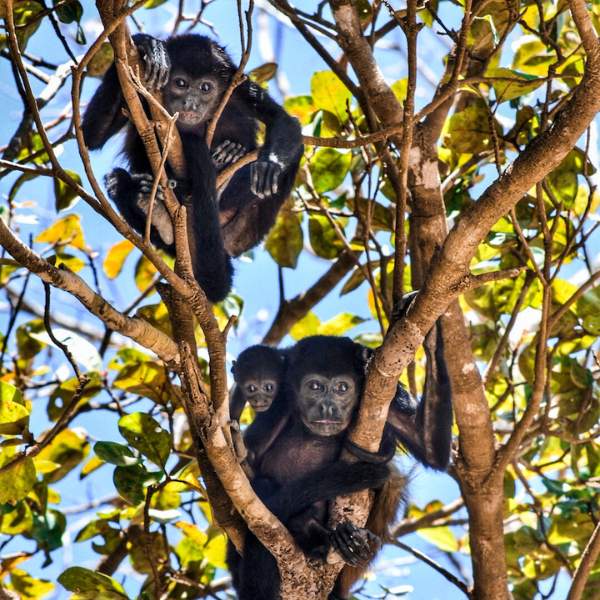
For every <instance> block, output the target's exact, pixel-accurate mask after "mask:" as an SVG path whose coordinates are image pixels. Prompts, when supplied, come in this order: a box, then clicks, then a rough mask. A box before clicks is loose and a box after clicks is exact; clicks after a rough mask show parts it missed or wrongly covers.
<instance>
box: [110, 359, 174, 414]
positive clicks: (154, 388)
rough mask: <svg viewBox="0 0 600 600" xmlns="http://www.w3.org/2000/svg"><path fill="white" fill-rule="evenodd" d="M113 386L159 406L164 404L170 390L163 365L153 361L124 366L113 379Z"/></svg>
mask: <svg viewBox="0 0 600 600" xmlns="http://www.w3.org/2000/svg"><path fill="white" fill-rule="evenodd" d="M114 386H115V387H116V388H118V389H120V390H126V391H127V392H129V393H130V394H138V395H140V396H146V397H147V398H150V399H151V400H154V401H155V402H158V403H160V404H164V402H165V400H166V399H167V398H168V396H169V392H170V389H171V383H170V381H169V378H168V377H167V374H166V372H165V367H164V365H163V364H161V363H157V362H155V361H146V362H141V363H136V364H132V365H126V366H125V367H123V368H122V369H121V372H120V373H119V374H118V375H117V377H116V378H115V380H114Z"/></svg>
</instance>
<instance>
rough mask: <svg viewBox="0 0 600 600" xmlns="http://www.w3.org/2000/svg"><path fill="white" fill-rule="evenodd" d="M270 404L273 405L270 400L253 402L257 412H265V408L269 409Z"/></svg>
mask: <svg viewBox="0 0 600 600" xmlns="http://www.w3.org/2000/svg"><path fill="white" fill-rule="evenodd" d="M270 406H271V403H270V402H260V403H257V404H253V405H252V408H253V409H254V410H255V411H256V412H265V410H268V409H269V407H270Z"/></svg>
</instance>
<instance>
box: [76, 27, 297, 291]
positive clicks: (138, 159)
mask: <svg viewBox="0 0 600 600" xmlns="http://www.w3.org/2000/svg"><path fill="white" fill-rule="evenodd" d="M134 41H135V43H136V45H137V46H138V49H139V50H140V54H141V56H142V59H143V61H144V64H145V65H146V70H147V71H148V72H146V73H145V74H146V76H147V77H150V81H152V82H153V83H157V86H158V87H162V85H164V84H165V81H167V80H168V79H167V77H166V75H167V74H169V72H171V73H172V72H173V71H175V70H177V71H183V72H184V73H185V74H186V75H188V76H189V77H192V78H201V77H205V76H212V77H214V78H215V79H216V85H217V87H218V92H219V94H220V95H222V93H223V92H224V91H225V90H226V89H227V86H228V85H229V82H230V80H231V78H232V76H233V74H234V73H235V71H236V67H235V65H234V64H233V62H232V61H231V59H230V58H229V56H228V55H227V53H226V52H225V50H224V49H223V48H221V47H220V46H219V45H218V44H216V43H215V42H214V41H212V40H211V39H210V38H207V37H205V36H200V35H196V34H188V35H181V36H175V37H171V38H169V39H168V40H167V41H166V42H164V43H163V42H160V41H159V40H156V39H155V38H152V37H151V36H148V35H145V34H138V35H136V36H134ZM157 63H158V64H157ZM157 73H158V75H156V74H157ZM169 81H170V80H169ZM123 107H124V100H123V96H122V93H121V88H120V86H119V83H118V78H117V73H116V68H115V66H114V65H113V66H111V68H110V69H109V70H108V71H107V73H106V75H105V76H104V78H103V80H102V83H101V84H100V86H99V87H98V89H97V90H96V92H95V94H94V96H93V98H92V100H91V101H90V103H89V105H88V108H87V110H86V112H85V114H84V117H83V124H82V130H83V135H84V139H85V142H86V144H87V145H88V147H89V148H90V149H91V150H94V149H97V148H101V147H102V146H103V145H104V144H105V143H106V142H107V141H108V139H110V138H111V137H112V136H113V135H114V134H116V133H117V132H118V131H119V130H120V129H122V128H123V127H124V126H125V125H126V124H127V119H126V117H125V116H124V114H123V111H122V108H123ZM167 108H168V107H167ZM215 108H216V107H215ZM211 110H212V111H214V108H211ZM210 116H212V113H211V114H210V115H209V117H210ZM258 121H262V122H264V123H265V125H266V129H267V131H266V139H265V144H264V145H263V146H262V148H261V149H260V152H259V159H258V161H256V162H255V163H251V164H250V165H247V166H245V167H243V168H242V169H240V170H239V171H238V172H237V173H236V174H235V175H234V177H233V178H232V179H231V180H230V181H229V183H228V184H227V185H226V187H225V189H224V190H222V192H221V193H220V194H218V192H217V190H216V187H215V181H216V175H217V174H218V173H219V172H220V171H221V170H222V169H224V168H226V166H228V164H230V162H231V161H232V160H234V157H238V156H239V154H240V152H241V150H240V148H242V149H243V152H244V153H247V152H250V151H252V150H254V149H256V133H257V123H258ZM208 122H209V119H205V120H204V121H203V122H202V123H201V124H200V125H199V126H198V127H197V128H196V129H194V130H190V128H189V127H188V128H186V129H185V131H184V130H183V127H182V126H181V125H180V124H178V128H179V130H180V135H181V137H182V143H183V147H184V153H185V159H186V171H187V177H186V178H185V179H184V180H178V181H177V182H176V183H177V185H176V187H175V194H176V196H177V199H178V200H179V201H180V202H181V203H183V204H184V205H185V206H186V209H187V216H188V231H189V239H190V246H191V247H190V252H191V256H192V264H193V268H194V275H195V277H196V278H197V280H198V282H199V283H200V285H201V286H202V288H203V289H204V291H205V292H206V294H207V296H208V298H209V299H210V300H211V301H213V302H216V301H219V300H222V299H223V298H224V297H225V296H226V295H227V293H228V292H229V290H230V289H231V280H232V273H233V269H232V265H231V259H230V256H237V255H239V254H241V253H242V252H245V251H247V250H249V249H250V248H252V247H254V246H255V245H256V244H258V243H259V242H260V241H261V239H262V238H263V237H264V236H265V234H266V233H267V232H268V230H269V229H270V228H271V226H272V225H273V223H274V220H275V217H276V215H277V212H278V210H279V208H280V206H281V204H282V202H283V201H284V200H285V198H286V197H287V196H288V195H289V193H290V191H291V188H292V185H293V182H294V177H295V174H296V171H297V169H298V164H299V161H300V157H301V155H302V138H301V131H300V125H299V123H298V122H297V120H296V119H294V118H292V117H290V116H289V115H288V114H287V113H286V112H285V111H284V110H283V109H282V108H281V106H279V105H278V104H277V103H276V102H274V101H273V100H272V99H271V98H270V96H269V95H268V94H267V93H266V92H265V91H264V90H262V88H260V87H259V86H257V85H256V84H254V83H251V82H249V81H245V82H244V83H242V84H241V85H239V86H238V87H237V88H236V89H235V91H234V92H233V94H232V96H231V98H230V100H229V102H228V104H227V107H226V108H225V110H224V111H223V114H222V115H221V118H220V120H219V123H218V126H217V129H216V132H215V136H214V139H213V142H212V145H211V148H210V149H209V148H208V147H207V145H206V143H205V132H206V126H207V123H208ZM123 152H124V154H125V157H126V159H127V162H128V167H129V172H127V171H125V170H123V169H116V170H115V171H113V172H112V173H111V174H110V175H109V176H108V178H109V179H108V181H109V183H110V190H109V193H110V195H111V198H112V199H113V200H114V201H115V203H116V204H117V206H118V208H119V210H120V211H121V213H122V215H123V217H124V218H125V219H126V220H127V222H128V223H129V224H130V225H132V227H134V228H135V229H136V230H137V231H138V232H140V233H142V232H143V231H144V229H145V224H146V213H145V212H144V211H143V210H142V209H141V208H140V207H139V206H138V202H137V199H138V197H139V193H140V187H139V183H138V181H137V180H136V179H135V178H132V176H131V175H132V174H147V173H150V172H151V170H150V165H149V162H148V159H147V156H146V152H145V149H144V146H143V143H142V141H141V139H140V138H139V136H138V134H137V132H136V130H135V128H134V127H133V126H132V125H128V128H127V136H126V141H125V147H124V150H123ZM167 172H168V174H169V176H170V177H171V176H172V175H171V174H170V173H169V169H168V167H167ZM107 187H108V186H107ZM153 215H154V213H153ZM157 218H158V217H157ZM153 224H156V221H155V218H154V216H153ZM167 225H168V224H167ZM151 239H152V242H153V244H155V245H156V246H157V247H159V248H162V249H164V250H166V251H167V252H169V253H171V254H174V250H175V249H174V245H173V244H172V243H167V242H165V241H164V240H163V238H162V237H161V236H160V235H159V234H158V232H157V230H156V229H155V228H154V227H153V228H152V235H151Z"/></svg>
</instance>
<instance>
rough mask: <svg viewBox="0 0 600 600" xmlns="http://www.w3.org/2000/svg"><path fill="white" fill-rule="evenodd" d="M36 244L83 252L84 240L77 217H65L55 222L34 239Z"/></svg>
mask: <svg viewBox="0 0 600 600" xmlns="http://www.w3.org/2000/svg"><path fill="white" fill-rule="evenodd" d="M35 241H36V242H46V243H48V244H52V245H58V246H73V248H78V249H79V250H85V247H86V246H85V240H84V239H83V231H82V229H81V220H80V218H79V215H67V216H66V217H62V218H61V219H58V220H57V221H55V222H54V223H53V224H52V225H50V227H48V229H45V230H44V231H42V233H40V234H39V235H38V236H37V237H36V238H35Z"/></svg>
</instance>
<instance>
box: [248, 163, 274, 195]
mask: <svg viewBox="0 0 600 600" xmlns="http://www.w3.org/2000/svg"><path fill="white" fill-rule="evenodd" d="M280 177H281V166H280V165H279V164H277V163H276V162H273V161H270V160H257V161H256V162H253V163H252V164H251V165H250V190H251V191H252V193H253V194H255V195H256V196H258V197H259V198H261V199H264V198H270V197H271V196H273V195H274V194H276V193H277V190H278V189H279V178H280Z"/></svg>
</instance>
